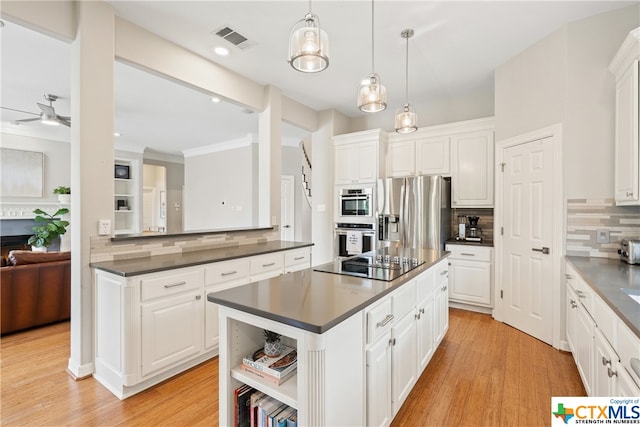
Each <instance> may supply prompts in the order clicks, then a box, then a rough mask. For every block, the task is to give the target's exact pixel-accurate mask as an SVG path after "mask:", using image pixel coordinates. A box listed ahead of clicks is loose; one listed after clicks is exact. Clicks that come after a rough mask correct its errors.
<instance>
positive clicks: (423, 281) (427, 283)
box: [416, 264, 446, 301]
mask: <svg viewBox="0 0 640 427" xmlns="http://www.w3.org/2000/svg"><path fill="white" fill-rule="evenodd" d="M445 265H446V264H445ZM433 270H434V269H433V268H430V269H428V270H427V271H425V272H424V273H422V274H420V275H419V276H418V278H417V279H416V301H422V300H424V299H425V298H427V297H428V296H430V295H431V294H433Z"/></svg>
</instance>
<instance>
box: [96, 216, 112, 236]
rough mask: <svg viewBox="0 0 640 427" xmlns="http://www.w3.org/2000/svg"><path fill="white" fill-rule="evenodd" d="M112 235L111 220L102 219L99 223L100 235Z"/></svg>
mask: <svg viewBox="0 0 640 427" xmlns="http://www.w3.org/2000/svg"><path fill="white" fill-rule="evenodd" d="M110 234H111V220H110V219H101V220H99V221H98V235H100V236H108V235H110Z"/></svg>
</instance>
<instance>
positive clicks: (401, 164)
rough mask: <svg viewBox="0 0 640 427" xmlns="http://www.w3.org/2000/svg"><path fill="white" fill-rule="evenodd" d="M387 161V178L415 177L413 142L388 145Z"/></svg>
mask: <svg viewBox="0 0 640 427" xmlns="http://www.w3.org/2000/svg"><path fill="white" fill-rule="evenodd" d="M387 159H388V160H387V176H388V177H403V176H413V175H415V173H416V162H415V141H402V142H395V143H393V144H389V151H388V153H387Z"/></svg>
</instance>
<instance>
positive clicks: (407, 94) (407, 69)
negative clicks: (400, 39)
mask: <svg viewBox="0 0 640 427" xmlns="http://www.w3.org/2000/svg"><path fill="white" fill-rule="evenodd" d="M406 39H407V57H406V62H405V76H404V77H405V84H404V99H405V104H409V36H407V37H406Z"/></svg>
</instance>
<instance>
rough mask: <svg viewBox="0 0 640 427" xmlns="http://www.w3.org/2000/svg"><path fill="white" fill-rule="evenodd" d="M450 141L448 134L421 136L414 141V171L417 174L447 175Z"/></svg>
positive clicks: (448, 172) (448, 170)
mask: <svg viewBox="0 0 640 427" xmlns="http://www.w3.org/2000/svg"><path fill="white" fill-rule="evenodd" d="M450 151H451V150H450V142H449V137H448V136H437V137H433V138H422V139H419V140H417V141H416V156H415V158H416V173H417V174H418V175H449V174H451V163H450V160H449V152H450Z"/></svg>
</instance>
